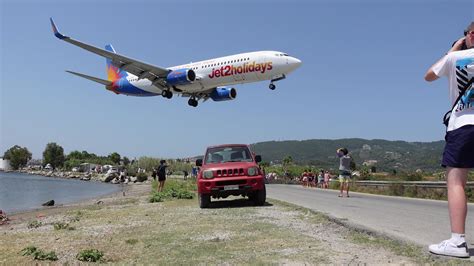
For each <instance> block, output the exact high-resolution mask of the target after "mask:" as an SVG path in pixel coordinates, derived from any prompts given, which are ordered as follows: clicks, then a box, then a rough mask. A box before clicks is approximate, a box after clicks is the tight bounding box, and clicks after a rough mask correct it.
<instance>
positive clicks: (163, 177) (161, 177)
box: [158, 175, 166, 181]
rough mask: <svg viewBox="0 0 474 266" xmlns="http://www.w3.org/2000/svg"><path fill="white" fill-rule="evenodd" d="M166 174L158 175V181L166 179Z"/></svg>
mask: <svg viewBox="0 0 474 266" xmlns="http://www.w3.org/2000/svg"><path fill="white" fill-rule="evenodd" d="M165 180H166V176H165V175H158V181H165Z"/></svg>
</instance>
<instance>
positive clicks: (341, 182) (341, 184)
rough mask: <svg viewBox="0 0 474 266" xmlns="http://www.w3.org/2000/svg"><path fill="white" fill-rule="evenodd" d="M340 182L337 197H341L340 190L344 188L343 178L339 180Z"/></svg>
mask: <svg viewBox="0 0 474 266" xmlns="http://www.w3.org/2000/svg"><path fill="white" fill-rule="evenodd" d="M339 182H340V186H339V187H340V190H341V191H340V192H339V197H342V191H343V190H344V180H339Z"/></svg>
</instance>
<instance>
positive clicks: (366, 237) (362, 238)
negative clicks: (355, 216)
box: [349, 230, 432, 263]
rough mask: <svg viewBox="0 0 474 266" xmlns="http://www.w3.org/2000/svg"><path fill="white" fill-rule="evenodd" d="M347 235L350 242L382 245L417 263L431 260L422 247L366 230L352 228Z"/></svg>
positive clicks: (373, 245)
mask: <svg viewBox="0 0 474 266" xmlns="http://www.w3.org/2000/svg"><path fill="white" fill-rule="evenodd" d="M349 236H350V239H351V240H352V242H354V243H356V244H361V245H366V246H367V245H369V246H372V247H378V248H380V247H383V248H385V249H388V250H391V251H392V252H394V253H395V254H397V255H400V256H405V257H410V258H413V259H415V260H416V262H417V263H428V262H432V261H431V260H430V259H429V257H428V255H427V253H426V251H424V250H423V248H421V247H419V246H416V245H413V244H409V243H402V242H400V241H396V240H393V239H388V238H384V237H381V236H374V235H370V234H367V233H366V232H364V233H362V232H358V231H356V230H352V231H351V233H350V235H349Z"/></svg>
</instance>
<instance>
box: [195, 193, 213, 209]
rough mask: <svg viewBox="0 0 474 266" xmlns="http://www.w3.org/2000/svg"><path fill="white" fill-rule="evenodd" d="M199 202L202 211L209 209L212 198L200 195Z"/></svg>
mask: <svg viewBox="0 0 474 266" xmlns="http://www.w3.org/2000/svg"><path fill="white" fill-rule="evenodd" d="M198 200H199V207H200V208H201V209H202V208H207V207H209V204H210V203H211V196H210V195H207V194H201V193H198Z"/></svg>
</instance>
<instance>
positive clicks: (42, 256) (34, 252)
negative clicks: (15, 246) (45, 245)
mask: <svg viewBox="0 0 474 266" xmlns="http://www.w3.org/2000/svg"><path fill="white" fill-rule="evenodd" d="M21 255H22V256H30V255H31V256H33V259H35V260H51V261H56V260H58V256H57V255H56V253H55V252H54V251H51V252H45V251H43V250H41V249H39V248H37V247H35V246H28V247H26V248H24V249H23V250H22V251H21Z"/></svg>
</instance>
